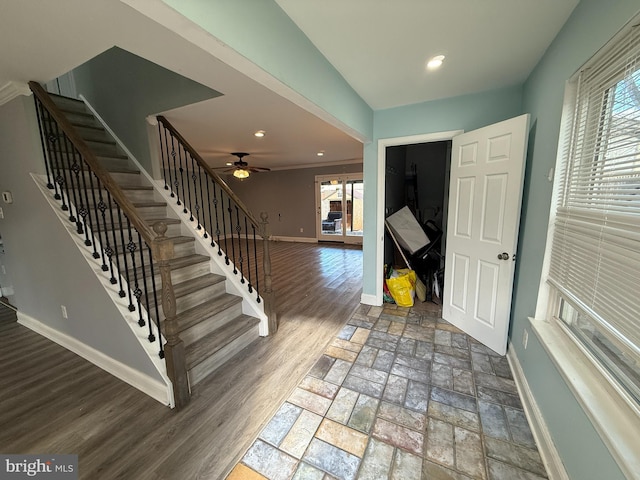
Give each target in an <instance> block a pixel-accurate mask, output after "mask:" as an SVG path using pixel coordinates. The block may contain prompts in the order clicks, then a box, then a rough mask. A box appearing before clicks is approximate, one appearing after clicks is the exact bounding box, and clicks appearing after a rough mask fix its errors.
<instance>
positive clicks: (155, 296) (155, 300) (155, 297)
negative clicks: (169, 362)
mask: <svg viewBox="0 0 640 480" xmlns="http://www.w3.org/2000/svg"><path fill="white" fill-rule="evenodd" d="M150 266H151V283H152V285H153V303H154V306H155V310H156V327H157V329H158V344H159V346H160V351H159V352H158V355H159V356H160V358H164V345H162V329H161V328H160V306H159V304H158V287H157V285H156V272H155V269H154V267H153V260H152V261H151V262H150Z"/></svg>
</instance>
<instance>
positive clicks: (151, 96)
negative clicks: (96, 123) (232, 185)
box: [73, 47, 221, 172]
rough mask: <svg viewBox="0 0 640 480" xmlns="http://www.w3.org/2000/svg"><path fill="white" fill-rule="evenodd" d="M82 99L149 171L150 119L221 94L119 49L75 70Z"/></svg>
mask: <svg viewBox="0 0 640 480" xmlns="http://www.w3.org/2000/svg"><path fill="white" fill-rule="evenodd" d="M73 77H74V80H75V83H76V89H77V92H78V94H81V95H83V96H84V97H85V98H86V99H87V100H88V101H89V103H90V104H91V105H92V106H93V108H95V109H96V111H97V112H98V113H99V114H100V116H101V117H102V118H103V119H104V121H105V122H106V123H107V125H109V127H110V128H111V129H112V130H113V131H114V132H115V134H116V135H117V136H118V137H119V138H120V140H122V141H123V142H124V144H125V145H126V146H127V148H128V149H129V150H130V151H131V153H132V154H133V155H134V156H135V157H136V158H137V160H138V161H139V162H140V163H141V164H142V166H143V167H145V169H146V170H147V171H149V172H151V171H152V168H151V159H150V153H149V138H148V134H147V123H146V120H145V118H146V117H147V116H148V115H151V114H155V113H161V112H163V111H166V110H170V109H172V108H177V107H182V106H184V105H189V104H191V103H196V102H200V101H202V100H207V99H210V98H215V97H218V96H220V95H221V94H220V93H218V92H216V91H215V90H212V89H210V88H209V87H205V86H204V85H201V84H199V83H196V82H194V81H193V80H189V79H188V78H185V77H183V76H181V75H178V74H177V73H174V72H171V71H169V70H167V69H165V68H163V67H161V66H159V65H156V64H155V63H152V62H150V61H148V60H145V59H143V58H141V57H138V56H137V55H134V54H132V53H129V52H127V51H125V50H122V49H120V48H118V47H113V48H111V49H109V50H107V51H106V52H103V53H101V54H100V55H98V56H96V57H94V58H92V59H91V60H89V61H88V62H85V63H83V64H82V65H80V66H79V67H77V68H75V69H74V70H73Z"/></svg>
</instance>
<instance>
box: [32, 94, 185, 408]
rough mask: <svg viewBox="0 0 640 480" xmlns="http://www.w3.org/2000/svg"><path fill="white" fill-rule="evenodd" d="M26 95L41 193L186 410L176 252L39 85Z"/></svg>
mask: <svg viewBox="0 0 640 480" xmlns="http://www.w3.org/2000/svg"><path fill="white" fill-rule="evenodd" d="M29 87H30V88H31V91H32V92H33V94H34V98H35V103H36V112H37V117H38V123H39V127H40V139H41V142H42V150H43V154H44V157H45V169H46V175H47V188H49V189H50V190H52V192H53V195H54V198H55V199H56V200H57V201H58V202H59V203H60V206H61V209H62V210H63V211H64V212H66V213H67V214H68V219H69V221H70V222H72V223H73V224H74V225H75V229H76V232H77V233H78V235H82V237H83V238H84V244H85V245H86V246H87V247H89V248H90V249H91V250H92V255H93V257H94V258H95V259H96V260H98V261H99V262H101V268H102V270H103V271H104V272H105V274H106V275H108V276H109V281H110V283H111V284H112V285H114V286H116V288H118V289H119V292H118V294H119V296H120V297H121V298H123V299H126V301H127V302H128V309H129V311H130V312H135V315H136V317H137V323H138V325H139V326H140V327H141V328H146V329H147V330H148V335H147V338H148V340H149V342H152V343H155V342H158V343H157V344H158V355H159V356H160V358H164V359H165V362H166V365H167V374H168V376H169V379H170V380H171V382H172V384H173V392H174V402H175V406H176V408H178V409H180V408H182V407H183V406H185V405H186V404H187V403H188V402H189V398H190V392H189V384H188V378H187V369H186V362H185V353H184V344H183V342H182V340H181V339H180V337H179V335H178V325H177V319H176V308H175V305H176V300H175V293H174V290H173V285H172V283H171V267H170V265H169V260H171V259H172V258H173V248H174V246H173V241H172V240H170V239H168V238H166V237H165V235H164V233H165V232H166V230H167V225H166V224H165V223H164V222H161V221H159V222H156V223H155V224H154V225H153V228H151V227H150V226H149V225H148V224H147V223H146V222H145V221H144V220H143V219H142V218H141V217H140V215H139V214H138V212H137V210H136V208H135V206H134V205H133V203H132V202H131V201H130V200H129V199H128V198H127V197H126V195H125V194H124V192H123V191H122V189H121V188H120V187H119V186H118V184H117V183H116V182H115V181H114V180H113V178H112V176H111V175H110V174H109V173H108V172H107V170H106V169H105V168H104V167H103V166H102V165H101V164H100V162H99V161H98V159H97V157H96V155H95V154H94V153H93V151H92V150H91V148H90V147H89V146H88V145H87V143H86V142H85V140H84V139H83V138H82V137H81V135H80V134H79V133H78V131H77V130H76V128H75V127H74V126H73V125H72V124H71V122H69V120H68V119H67V118H66V116H65V114H64V113H63V112H62V111H61V110H60V109H59V108H58V106H57V105H56V104H55V103H54V101H53V100H52V98H51V97H50V96H49V94H48V93H47V92H46V91H45V90H44V89H43V88H42V86H41V85H40V84H38V83H37V82H29ZM157 270H158V271H157ZM159 285H160V287H161V288H159ZM158 297H160V302H159V301H158V300H159V298H158ZM160 304H161V305H162V310H163V313H164V316H165V323H164V327H165V332H164V333H165V340H166V343H165V344H164V345H163V343H162V331H161V321H160V312H159V305H160Z"/></svg>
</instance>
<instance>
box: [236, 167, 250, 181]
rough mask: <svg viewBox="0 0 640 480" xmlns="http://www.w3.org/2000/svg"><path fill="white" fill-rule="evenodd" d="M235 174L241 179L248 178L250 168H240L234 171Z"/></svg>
mask: <svg viewBox="0 0 640 480" xmlns="http://www.w3.org/2000/svg"><path fill="white" fill-rule="evenodd" d="M233 176H234V177H236V178H239V179H243V178H248V177H249V170H245V169H244V168H238V169H237V170H235V171H234V172H233Z"/></svg>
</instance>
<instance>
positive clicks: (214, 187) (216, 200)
mask: <svg viewBox="0 0 640 480" xmlns="http://www.w3.org/2000/svg"><path fill="white" fill-rule="evenodd" d="M211 182H213V180H211ZM216 191H217V189H216V184H215V183H213V208H214V210H215V212H216V231H215V234H216V238H217V239H218V256H220V257H221V256H222V248H221V246H220V219H219V216H218V203H219V202H218V194H217V193H216ZM223 219H224V217H223ZM211 246H214V245H213V239H211ZM228 264H229V262H227V265H228Z"/></svg>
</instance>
